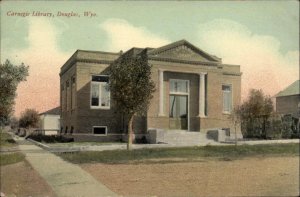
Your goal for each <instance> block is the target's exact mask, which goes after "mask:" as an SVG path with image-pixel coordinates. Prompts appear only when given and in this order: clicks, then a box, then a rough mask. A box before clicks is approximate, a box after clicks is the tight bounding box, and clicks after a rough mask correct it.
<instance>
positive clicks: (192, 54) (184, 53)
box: [149, 40, 221, 62]
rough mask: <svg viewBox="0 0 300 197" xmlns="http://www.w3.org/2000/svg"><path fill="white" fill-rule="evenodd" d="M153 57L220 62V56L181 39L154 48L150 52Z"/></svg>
mask: <svg viewBox="0 0 300 197" xmlns="http://www.w3.org/2000/svg"><path fill="white" fill-rule="evenodd" d="M149 55H151V56H152V57H158V58H167V59H176V60H186V61H199V62H219V61H221V60H220V59H219V58H217V57H215V56H212V55H210V54H208V53H206V52H204V51H202V50H201V49H199V48H197V47H195V46H194V45H192V44H191V43H189V42H187V41H185V40H181V41H178V42H174V43H171V44H169V45H166V46H163V47H160V48H157V49H153V50H151V51H150V52H149Z"/></svg>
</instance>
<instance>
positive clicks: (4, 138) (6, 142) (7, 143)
mask: <svg viewBox="0 0 300 197" xmlns="http://www.w3.org/2000/svg"><path fill="white" fill-rule="evenodd" d="M0 145H1V147H13V146H16V145H17V144H16V142H15V141H14V140H13V139H12V137H11V136H10V135H9V134H8V133H5V132H2V131H1V130H0Z"/></svg>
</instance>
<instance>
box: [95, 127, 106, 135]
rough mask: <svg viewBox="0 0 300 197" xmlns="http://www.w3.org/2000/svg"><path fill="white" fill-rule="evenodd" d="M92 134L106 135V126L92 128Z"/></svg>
mask: <svg viewBox="0 0 300 197" xmlns="http://www.w3.org/2000/svg"><path fill="white" fill-rule="evenodd" d="M93 133H94V134H96V135H107V126H94V127H93Z"/></svg>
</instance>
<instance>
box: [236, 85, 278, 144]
mask: <svg viewBox="0 0 300 197" xmlns="http://www.w3.org/2000/svg"><path fill="white" fill-rule="evenodd" d="M273 112H274V107H273V102H272V100H271V97H270V96H267V95H265V94H264V93H263V92H262V90H255V89H251V90H250V93H249V97H248V99H247V100H246V101H245V102H244V103H243V104H242V105H241V106H240V107H239V108H238V109H236V110H235V111H234V113H235V114H237V115H238V116H239V117H240V119H241V123H242V132H243V135H244V136H245V137H256V138H266V137H267V124H268V121H269V119H270V117H271V116H272V114H273Z"/></svg>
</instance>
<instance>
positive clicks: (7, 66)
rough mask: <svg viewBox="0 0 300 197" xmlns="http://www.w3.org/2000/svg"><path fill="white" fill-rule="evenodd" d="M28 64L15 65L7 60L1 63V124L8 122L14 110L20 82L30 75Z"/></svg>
mask: <svg viewBox="0 0 300 197" xmlns="http://www.w3.org/2000/svg"><path fill="white" fill-rule="evenodd" d="M28 68H29V67H28V66H25V65H24V64H23V63H22V64H21V65H19V66H15V65H13V64H11V63H10V61H9V60H6V61H5V63H4V64H0V126H3V125H5V124H7V123H8V120H9V117H10V115H11V113H12V111H13V105H14V99H15V97H16V91H17V87H18V84H19V83H20V82H21V81H25V80H26V77H27V76H28Z"/></svg>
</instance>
